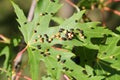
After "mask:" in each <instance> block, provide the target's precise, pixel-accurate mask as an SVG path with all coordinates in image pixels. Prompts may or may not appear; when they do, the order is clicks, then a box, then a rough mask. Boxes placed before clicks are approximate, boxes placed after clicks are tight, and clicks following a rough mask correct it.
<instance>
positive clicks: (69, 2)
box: [65, 0, 80, 12]
mask: <svg viewBox="0 0 120 80" xmlns="http://www.w3.org/2000/svg"><path fill="white" fill-rule="evenodd" d="M65 1H66V2H67V3H68V4H70V5H71V6H72V7H74V8H75V9H76V10H77V11H78V12H79V11H80V9H79V7H78V6H77V5H75V4H74V3H73V2H71V0H65Z"/></svg>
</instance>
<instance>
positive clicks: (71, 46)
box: [0, 0, 120, 80]
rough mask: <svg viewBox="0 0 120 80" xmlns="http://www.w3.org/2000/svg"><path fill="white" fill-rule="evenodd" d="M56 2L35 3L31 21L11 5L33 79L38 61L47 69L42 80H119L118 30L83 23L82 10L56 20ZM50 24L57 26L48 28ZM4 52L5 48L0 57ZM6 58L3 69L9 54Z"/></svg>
mask: <svg viewBox="0 0 120 80" xmlns="http://www.w3.org/2000/svg"><path fill="white" fill-rule="evenodd" d="M58 1H59V0H55V2H52V1H50V0H40V1H38V3H37V7H36V10H35V14H34V18H33V20H32V21H31V22H27V18H26V17H25V15H24V13H23V11H22V10H21V9H20V8H19V7H18V6H17V5H16V4H15V3H13V2H12V4H13V7H14V9H15V13H16V15H17V17H18V18H17V21H18V22H19V25H20V27H19V29H20V31H21V33H22V35H23V37H24V41H25V43H26V47H27V52H28V57H29V65H30V73H31V78H32V80H39V74H40V68H41V66H40V62H41V61H43V62H44V63H45V67H46V74H45V75H44V76H42V79H43V80H60V78H61V76H64V75H66V76H67V77H69V79H70V80H96V79H97V80H113V79H116V80H117V79H119V76H120V67H119V66H120V64H119V62H120V28H119V27H118V28H117V29H116V32H113V31H111V30H108V29H107V28H105V27H102V26H99V22H82V16H83V14H84V13H85V11H84V10H82V11H80V12H76V13H74V14H73V16H71V17H70V18H69V19H65V20H64V21H56V20H59V18H58V17H57V16H56V15H55V14H56V13H57V11H58V10H59V9H60V7H61V6H62V5H61V4H59V3H58ZM55 18H56V19H55ZM51 21H54V22H55V23H56V24H57V26H54V25H52V26H51ZM57 22H59V23H57ZM7 51H9V48H8V47H7V46H6V47H4V48H3V49H2V52H1V53H0V55H2V54H5V53H4V52H7ZM5 55H6V61H5V63H4V64H5V68H6V67H7V66H8V65H7V62H8V59H9V58H8V57H9V54H5Z"/></svg>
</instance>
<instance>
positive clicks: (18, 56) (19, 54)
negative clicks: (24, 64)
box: [14, 46, 27, 62]
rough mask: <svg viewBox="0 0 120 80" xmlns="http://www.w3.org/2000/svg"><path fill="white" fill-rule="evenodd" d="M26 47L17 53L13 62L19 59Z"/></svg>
mask: <svg viewBox="0 0 120 80" xmlns="http://www.w3.org/2000/svg"><path fill="white" fill-rule="evenodd" d="M26 49H27V46H26V47H25V48H24V49H23V50H21V51H20V52H19V53H18V54H17V56H16V58H15V59H14V62H17V61H19V60H20V59H21V57H22V54H23V53H24V52H25V51H26Z"/></svg>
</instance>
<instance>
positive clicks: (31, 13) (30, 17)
mask: <svg viewBox="0 0 120 80" xmlns="http://www.w3.org/2000/svg"><path fill="white" fill-rule="evenodd" d="M36 4H37V0H32V4H31V7H30V10H29V14H28V18H27V19H28V22H30V21H32V18H33V15H34V10H35V7H36Z"/></svg>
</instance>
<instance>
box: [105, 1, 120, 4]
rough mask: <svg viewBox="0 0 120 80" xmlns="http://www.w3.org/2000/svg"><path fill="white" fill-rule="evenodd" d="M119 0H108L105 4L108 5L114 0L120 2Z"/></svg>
mask: <svg viewBox="0 0 120 80" xmlns="http://www.w3.org/2000/svg"><path fill="white" fill-rule="evenodd" d="M119 1H120V0H107V1H106V2H105V3H104V4H105V5H108V4H110V3H112V2H119Z"/></svg>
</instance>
